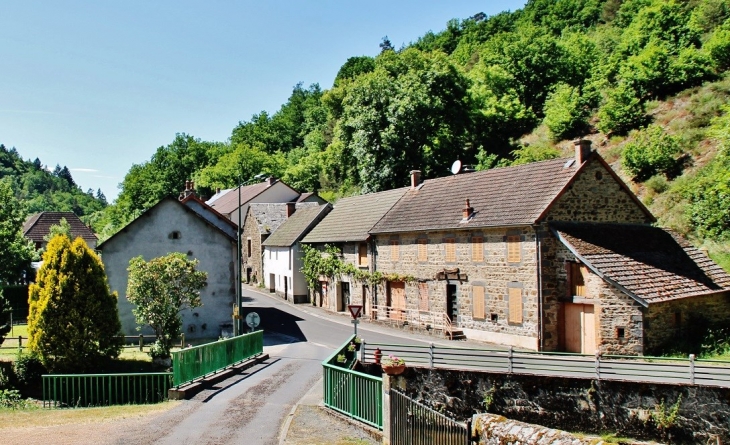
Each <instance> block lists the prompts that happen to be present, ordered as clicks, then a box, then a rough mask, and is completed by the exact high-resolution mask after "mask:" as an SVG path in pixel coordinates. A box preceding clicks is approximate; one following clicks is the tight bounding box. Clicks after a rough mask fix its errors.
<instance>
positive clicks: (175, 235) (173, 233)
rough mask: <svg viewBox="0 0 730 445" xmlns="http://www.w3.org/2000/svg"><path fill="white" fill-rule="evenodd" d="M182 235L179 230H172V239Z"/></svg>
mask: <svg viewBox="0 0 730 445" xmlns="http://www.w3.org/2000/svg"><path fill="white" fill-rule="evenodd" d="M180 237H181V235H180V232H178V231H177V230H175V231H174V232H172V233H171V234H170V239H180Z"/></svg>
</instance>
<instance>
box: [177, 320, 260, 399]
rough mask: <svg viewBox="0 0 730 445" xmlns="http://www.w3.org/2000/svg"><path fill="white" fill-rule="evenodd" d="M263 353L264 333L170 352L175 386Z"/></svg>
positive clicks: (240, 336) (258, 332) (254, 333)
mask: <svg viewBox="0 0 730 445" xmlns="http://www.w3.org/2000/svg"><path fill="white" fill-rule="evenodd" d="M263 352H264V331H256V332H252V333H250V334H244V335H239V336H237V337H232V338H228V339H225V340H219V341H216V342H213V343H206V344H204V345H200V346H193V347H192V348H186V349H182V350H180V351H176V352H173V353H172V374H173V382H174V385H175V386H180V385H182V384H184V383H188V382H192V381H193V380H195V379H197V378H200V377H204V376H206V375H208V374H212V373H214V372H216V371H219V370H221V369H225V368H227V367H228V366H231V365H234V364H236V363H238V362H241V361H243V360H246V359H248V358H251V357H253V356H255V355H259V354H262V353H263Z"/></svg>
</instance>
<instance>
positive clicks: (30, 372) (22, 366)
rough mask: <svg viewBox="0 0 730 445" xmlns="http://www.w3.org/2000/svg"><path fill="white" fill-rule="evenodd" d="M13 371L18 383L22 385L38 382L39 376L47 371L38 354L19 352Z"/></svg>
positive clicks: (39, 380)
mask: <svg viewBox="0 0 730 445" xmlns="http://www.w3.org/2000/svg"><path fill="white" fill-rule="evenodd" d="M13 371H14V372H15V378H16V380H17V381H18V384H19V385H20V386H22V387H28V386H35V385H38V384H40V382H41V376H42V375H43V374H46V373H47V370H46V367H45V366H43V362H42V361H41V359H40V357H39V356H38V354H35V353H32V352H31V353H19V354H18V357H17V359H16V360H15V363H14V364H13Z"/></svg>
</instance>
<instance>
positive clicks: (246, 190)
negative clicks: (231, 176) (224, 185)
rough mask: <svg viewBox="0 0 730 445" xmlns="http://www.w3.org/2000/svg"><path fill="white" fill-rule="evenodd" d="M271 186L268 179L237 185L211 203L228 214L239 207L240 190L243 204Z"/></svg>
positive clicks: (221, 211)
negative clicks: (256, 182)
mask: <svg viewBox="0 0 730 445" xmlns="http://www.w3.org/2000/svg"><path fill="white" fill-rule="evenodd" d="M269 187H271V184H269V183H268V182H267V181H264V182H259V183H258V184H252V185H244V186H241V187H236V188H234V189H232V190H231V191H229V192H228V193H226V194H225V195H223V196H221V197H220V198H218V199H216V200H215V201H213V202H211V203H210V206H211V207H213V208H214V209H215V210H216V211H218V212H219V213H222V214H224V215H227V214H229V213H231V212H233V211H234V210H236V209H237V208H238V191H239V190H240V191H241V205H243V204H246V203H247V202H249V201H250V200H252V199H254V198H255V197H257V196H258V195H259V194H260V193H261V192H263V191H264V190H266V189H267V188H269Z"/></svg>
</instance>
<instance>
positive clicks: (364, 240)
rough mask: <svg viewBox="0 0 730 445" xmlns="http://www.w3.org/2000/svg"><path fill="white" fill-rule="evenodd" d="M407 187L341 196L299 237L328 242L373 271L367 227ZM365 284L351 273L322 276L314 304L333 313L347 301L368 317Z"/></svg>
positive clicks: (346, 257) (320, 246)
mask: <svg viewBox="0 0 730 445" xmlns="http://www.w3.org/2000/svg"><path fill="white" fill-rule="evenodd" d="M407 190H408V188H406V187H404V188H399V189H394V190H388V191H384V192H378V193H368V194H365V195H359V196H351V197H349V198H342V199H340V200H339V201H337V202H336V203H335V206H334V209H333V210H332V211H331V212H330V213H329V214H328V215H327V216H326V217H325V218H324V220H322V222H320V223H319V224H317V226H316V227H315V228H314V229H312V231H311V232H309V234H308V235H307V236H305V237H304V239H303V240H302V242H303V243H306V244H310V245H312V246H315V247H317V248H318V249H320V250H321V249H324V246H325V245H327V244H331V245H333V246H335V247H337V248H338V249H340V251H341V252H342V259H343V261H345V262H347V263H350V264H352V265H354V266H356V267H357V268H358V269H359V270H361V271H365V272H372V271H374V270H375V269H374V266H375V261H374V257H373V248H374V244H373V243H372V240H373V239H372V237H371V236H370V234H369V233H368V231H369V230H370V229H372V227H373V226H374V225H375V224H376V223H377V222H378V221H379V220H380V218H382V217H383V215H385V213H386V212H387V211H388V210H390V208H391V207H393V204H395V203H396V201H398V200H399V199H400V198H401V197H402V196H403V194H404V193H405V192H406V191H407ZM371 291H372V290H371V287H370V285H369V284H368V283H363V282H360V281H356V280H355V278H354V277H353V276H352V275H347V274H345V275H343V276H337V277H332V278H328V277H322V280H321V281H320V283H319V286H318V288H317V289H314V290H312V292H313V295H312V298H313V299H314V303H315V304H316V305H318V306H321V307H324V308H326V309H329V310H330V311H334V312H344V311H347V305H348V304H362V305H363V311H364V313H363V315H364V316H370V311H371V308H372V305H373V304H374V303H373V295H372V293H371Z"/></svg>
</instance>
